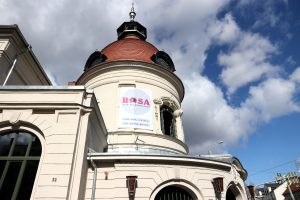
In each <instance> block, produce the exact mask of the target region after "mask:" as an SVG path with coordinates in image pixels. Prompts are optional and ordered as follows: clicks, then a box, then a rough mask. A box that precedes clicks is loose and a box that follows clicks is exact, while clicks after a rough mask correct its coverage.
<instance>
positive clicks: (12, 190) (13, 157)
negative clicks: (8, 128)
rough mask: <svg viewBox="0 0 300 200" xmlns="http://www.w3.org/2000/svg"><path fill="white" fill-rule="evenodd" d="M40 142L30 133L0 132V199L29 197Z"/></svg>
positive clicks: (39, 151) (39, 152) (36, 166)
mask: <svg viewBox="0 0 300 200" xmlns="http://www.w3.org/2000/svg"><path fill="white" fill-rule="evenodd" d="M41 151H42V147H41V143H40V141H39V139H38V138H37V137H36V136H34V135H33V134H31V133H27V132H23V131H16V132H10V133H6V134H0V199H1V200H10V199H24V200H26V199H30V196H31V191H32V187H33V183H34V180H35V175H36V171H37V168H38V165H39V160H40V156H41Z"/></svg>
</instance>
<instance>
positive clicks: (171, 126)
mask: <svg viewBox="0 0 300 200" xmlns="http://www.w3.org/2000/svg"><path fill="white" fill-rule="evenodd" d="M160 122H161V131H162V132H163V133H164V134H165V135H169V136H172V137H176V124H175V122H176V120H175V118H174V116H173V110H172V109H171V108H170V107H168V106H166V105H162V106H161V108H160Z"/></svg>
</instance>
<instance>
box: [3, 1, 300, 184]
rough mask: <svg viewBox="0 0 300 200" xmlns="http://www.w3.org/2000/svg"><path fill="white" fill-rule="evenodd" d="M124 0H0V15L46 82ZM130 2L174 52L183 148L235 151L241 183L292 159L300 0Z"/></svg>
mask: <svg viewBox="0 0 300 200" xmlns="http://www.w3.org/2000/svg"><path fill="white" fill-rule="evenodd" d="M130 7H131V0H109V1H105V0H86V1H79V0H51V1H38V0H30V1H21V0H0V13H1V17H0V24H18V25H19V28H20V29H21V31H22V33H23V34H24V36H25V38H26V40H27V41H28V43H30V44H31V45H32V47H33V52H34V53H35V55H36V56H37V58H38V60H39V61H40V63H41V65H42V66H43V67H44V69H45V71H46V72H47V74H48V76H49V77H50V79H51V80H52V82H53V83H54V84H56V85H66V84H67V82H69V81H73V80H77V78H78V77H79V75H80V74H81V73H82V72H83V68H84V65H85V62H86V60H87V58H88V57H89V55H90V54H91V53H93V52H94V51H95V50H96V49H98V50H101V49H103V48H104V47H105V46H106V45H108V44H109V43H111V42H113V41H115V40H116V39H117V34H116V29H117V28H118V27H119V26H120V25H121V24H122V23H123V22H124V21H128V20H129V15H128V13H129V11H130ZM135 10H136V12H137V16H136V21H138V22H140V23H141V24H143V25H144V26H145V27H146V28H147V31H148V38H147V41H148V42H150V43H152V44H154V45H155V46H156V47H157V48H158V49H160V50H164V51H165V52H167V53H168V54H169V55H170V56H171V58H172V59H173V62H174V64H175V67H176V72H175V73H176V74H177V75H178V76H179V77H180V78H181V79H182V81H183V83H184V86H185V99H184V101H183V103H182V107H183V111H184V115H183V126H184V131H185V136H186V143H187V144H188V145H189V147H190V154H192V155H199V154H206V153H207V151H208V149H211V150H212V151H213V153H230V154H232V155H234V156H236V157H237V158H238V159H239V160H240V161H241V162H242V164H243V166H244V168H245V169H246V170H247V171H248V174H249V176H248V179H247V181H246V183H247V184H256V185H258V184H261V183H263V182H268V181H273V180H274V176H275V175H276V173H282V174H286V173H287V172H289V171H295V170H296V169H297V168H296V165H295V161H296V160H297V159H300V148H299V146H298V144H299V141H300V134H299V133H298V130H300V123H299V122H300V113H299V112H300V93H299V92H300V51H299V50H298V47H299V45H300V37H299V35H300V12H299V10H300V1H298V0H264V1H261V0H152V1H146V0H135ZM219 141H223V143H222V144H217V143H218V142H219Z"/></svg>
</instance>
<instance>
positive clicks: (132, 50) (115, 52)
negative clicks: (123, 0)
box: [84, 8, 175, 72]
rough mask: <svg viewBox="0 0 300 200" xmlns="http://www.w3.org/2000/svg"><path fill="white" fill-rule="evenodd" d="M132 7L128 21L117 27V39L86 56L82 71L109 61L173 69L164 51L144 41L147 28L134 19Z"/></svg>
mask: <svg viewBox="0 0 300 200" xmlns="http://www.w3.org/2000/svg"><path fill="white" fill-rule="evenodd" d="M135 15H136V14H135V12H134V9H133V8H132V9H131V12H130V13H129V16H130V19H131V20H130V21H129V22H124V23H123V24H122V25H121V26H120V27H119V28H118V29H117V34H118V40H117V41H115V42H113V43H111V44H109V45H107V46H106V47H105V48H104V49H102V51H95V52H94V53H92V54H91V55H90V57H89V58H88V60H87V62H86V64H85V67H84V71H86V70H88V69H90V68H92V67H95V66H96V65H99V64H101V63H105V62H111V61H125V60H130V61H142V62H147V63H155V64H157V65H160V66H161V67H163V68H165V69H167V70H170V71H172V72H174V71H175V67H174V63H173V61H172V59H171V58H170V56H169V55H168V54H167V53H165V52H164V51H159V50H158V49H157V48H156V47H155V46H153V45H152V44H150V43H149V42H146V38H147V29H146V28H145V27H144V26H143V25H141V24H140V23H138V22H137V21H134V17H135Z"/></svg>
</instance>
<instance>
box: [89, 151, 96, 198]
mask: <svg viewBox="0 0 300 200" xmlns="http://www.w3.org/2000/svg"><path fill="white" fill-rule="evenodd" d="M92 151H93V150H92V149H90V148H89V153H88V154H89V157H90V161H91V165H92V168H93V171H94V174H93V185H92V197H91V200H95V192H96V181H97V166H96V164H95V162H94V160H93V159H92V156H91V154H92Z"/></svg>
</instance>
